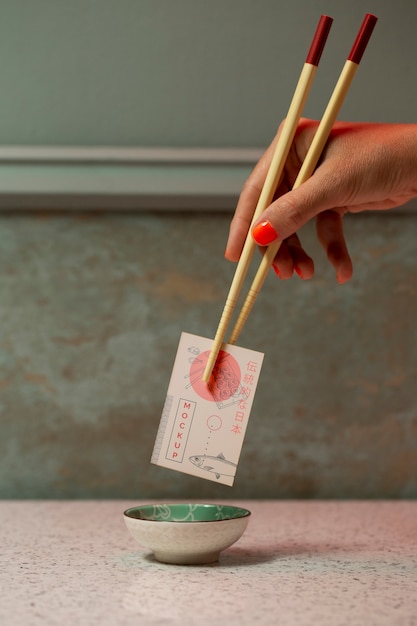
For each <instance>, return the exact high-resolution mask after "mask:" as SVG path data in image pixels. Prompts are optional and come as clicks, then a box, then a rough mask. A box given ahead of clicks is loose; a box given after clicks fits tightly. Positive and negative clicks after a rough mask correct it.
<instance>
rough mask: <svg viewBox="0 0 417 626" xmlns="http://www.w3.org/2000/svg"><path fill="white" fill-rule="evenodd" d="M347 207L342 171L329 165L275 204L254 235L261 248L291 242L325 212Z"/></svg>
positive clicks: (268, 210) (255, 228) (264, 213)
mask: <svg viewBox="0 0 417 626" xmlns="http://www.w3.org/2000/svg"><path fill="white" fill-rule="evenodd" d="M339 202H340V204H339ZM345 205H346V197H345V185H342V184H341V181H340V172H339V168H337V167H335V166H334V164H333V166H332V164H329V163H325V164H323V165H322V166H320V167H319V168H318V169H317V170H316V171H315V172H314V174H313V176H311V178H309V179H308V180H306V181H305V182H304V183H302V184H301V185H300V186H299V187H297V188H295V189H292V190H291V191H289V192H287V193H284V194H283V195H281V196H280V197H279V198H278V199H277V200H275V201H274V202H272V203H271V204H270V206H269V207H268V208H267V209H265V211H264V212H263V214H262V217H260V218H259V220H257V221H256V223H255V224H254V227H253V229H252V235H253V237H254V239H255V241H256V242H257V243H258V244H259V245H269V244H270V243H272V242H273V241H275V240H276V239H279V240H283V239H287V238H288V237H290V236H291V235H292V234H293V233H295V232H297V231H298V230H299V229H300V228H301V227H302V226H304V225H305V224H306V223H307V222H308V221H310V220H311V219H312V218H313V217H315V216H316V215H317V214H318V213H320V212H321V211H325V210H327V209H333V208H335V207H337V206H345Z"/></svg>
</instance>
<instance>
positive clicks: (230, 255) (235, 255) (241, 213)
mask: <svg viewBox="0 0 417 626" xmlns="http://www.w3.org/2000/svg"><path fill="white" fill-rule="evenodd" d="M260 193H261V189H260V188H259V187H258V186H257V185H256V184H252V183H250V182H249V180H248V182H247V183H246V184H245V186H244V187H243V189H242V193H241V194H240V198H239V202H238V205H237V207H236V211H235V214H234V216H233V219H232V221H231V222H230V227H229V237H228V240H227V243H226V250H225V254H224V255H225V257H226V259H228V260H229V261H238V260H239V257H240V254H241V252H242V248H243V245H244V243H245V239H246V236H247V234H248V230H249V226H250V224H251V221H252V215H253V207H256V205H257V203H258V199H259V196H260Z"/></svg>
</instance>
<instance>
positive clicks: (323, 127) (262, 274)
mask: <svg viewBox="0 0 417 626" xmlns="http://www.w3.org/2000/svg"><path fill="white" fill-rule="evenodd" d="M332 22H333V20H332V18H331V17H328V16H326V15H322V16H321V18H320V20H319V23H318V26H317V28H316V32H315V34H314V37H313V41H312V44H311V46H310V49H309V52H308V55H307V58H306V61H305V63H304V66H303V68H302V71H301V74H300V77H299V80H298V83H297V86H296V89H295V92H294V96H293V98H292V101H291V104H290V107H289V110H288V114H287V117H286V118H285V122H284V126H283V128H282V131H281V134H280V137H279V139H278V142H277V145H276V148H275V152H274V155H273V157H272V161H271V164H270V166H269V169H268V173H267V176H266V179H265V183H264V185H263V188H262V191H261V194H260V197H259V200H258V203H257V206H256V209H255V212H254V215H253V218H252V223H251V226H250V227H249V231H248V235H247V237H246V240H245V244H244V246H243V250H242V253H241V256H240V259H239V263H238V265H237V268H236V271H235V275H234V278H233V281H232V284H231V286H230V290H229V293H228V295H227V298H226V302H225V305H224V309H223V313H222V316H221V318H220V322H219V326H218V328H217V332H216V335H215V338H214V341H213V345H212V348H211V351H210V354H209V357H208V360H207V364H206V367H205V370H204V373H203V377H202V379H203V381H205V382H208V381H209V380H210V376H211V373H212V371H213V367H214V365H215V362H216V359H217V356H218V354H219V352H220V350H221V347H222V345H223V343H224V338H225V336H226V332H227V328H228V326H229V323H230V320H231V318H232V315H233V312H234V309H235V307H236V304H237V300H238V298H239V295H240V292H241V290H242V287H243V283H244V280H245V277H246V274H247V272H248V269H249V266H250V263H251V260H252V256H253V253H254V250H255V247H256V243H255V242H254V240H253V237H252V235H251V229H252V225H253V224H254V223H255V221H256V220H257V219H258V218H259V216H260V215H261V214H262V213H263V211H264V210H265V209H266V208H267V206H268V205H269V204H271V202H272V200H273V196H274V193H275V191H276V188H277V185H278V183H279V180H280V176H281V174H282V171H283V169H284V165H285V162H286V160H287V157H288V153H289V151H290V148H291V144H292V142H293V139H294V135H295V132H296V129H297V126H298V123H299V120H300V117H301V114H302V111H303V108H304V105H305V103H306V100H307V97H308V94H309V92H310V88H311V85H312V83H313V80H314V77H315V74H316V71H317V67H318V64H319V61H320V58H321V54H322V52H323V49H324V46H325V43H326V41H327V36H328V34H329V31H330V27H331V25H332ZM376 22H377V17H376V16H375V15H372V14H371V13H367V14H366V15H365V18H364V20H363V22H362V24H361V27H360V29H359V32H358V34H357V36H356V39H355V42H354V44H353V46H352V49H351V51H350V54H349V56H348V57H347V60H346V62H345V65H344V67H343V69H342V72H341V74H340V76H339V79H338V81H337V83H336V86H335V88H334V90H333V93H332V95H331V97H330V100H329V103H328V105H327V107H326V110H325V112H324V114H323V117H322V119H321V121H320V124H319V126H318V128H317V131H316V134H315V136H314V138H313V141H312V143H311V146H310V148H309V150H308V152H307V155H306V158H305V160H304V162H303V164H302V166H301V169H300V171H299V173H298V176H297V178H296V180H295V182H294V185H293V189H296V188H297V187H299V186H300V185H301V184H302V183H304V182H305V181H306V180H307V179H308V178H310V176H311V175H312V174H313V172H314V169H315V168H316V166H317V163H318V161H319V159H320V156H321V154H322V152H323V149H324V146H325V144H326V142H327V140H328V137H329V134H330V131H331V129H332V126H333V124H334V122H335V121H336V118H337V115H338V114H339V111H340V109H341V106H342V104H343V101H344V99H345V97H346V94H347V92H348V90H349V87H350V85H351V83H352V80H353V77H354V75H355V73H356V70H357V69H358V66H359V63H360V61H361V59H362V56H363V53H364V52H365V48H366V46H367V44H368V42H369V39H370V37H371V35H372V32H373V29H374V27H375V24H376ZM281 243H282V242H281V241H277V242H274V243H272V244H270V245H269V246H268V247H267V248H266V251H265V254H264V255H263V256H262V260H261V262H260V265H259V269H258V271H257V273H256V275H255V278H254V279H253V282H252V285H251V286H250V288H249V291H248V295H247V296H246V299H245V301H244V303H243V305H242V308H241V312H240V314H239V316H238V318H237V320H236V323H235V326H234V328H233V330H232V332H231V334H230V338H229V342H228V343H230V344H234V343H236V341H237V339H238V337H239V335H240V333H241V331H242V328H243V326H244V324H245V322H246V320H247V318H248V316H249V313H250V311H251V310H252V307H253V305H254V303H255V301H256V298H257V296H258V294H259V292H260V290H261V288H262V285H263V284H264V282H265V279H266V277H267V275H268V272H269V270H270V268H271V265H272V263H273V260H274V258H275V256H276V254H277V252H278V250H279V247H280V245H281Z"/></svg>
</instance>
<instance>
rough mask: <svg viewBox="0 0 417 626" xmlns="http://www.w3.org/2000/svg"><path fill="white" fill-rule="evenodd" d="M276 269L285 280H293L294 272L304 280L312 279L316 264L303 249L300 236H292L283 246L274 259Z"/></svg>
mask: <svg viewBox="0 0 417 626" xmlns="http://www.w3.org/2000/svg"><path fill="white" fill-rule="evenodd" d="M274 269H275V272H276V273H277V274H278V275H279V276H280V278H284V279H287V278H291V276H292V274H293V271H295V272H296V273H297V274H298V276H299V277H300V278H301V279H303V280H308V279H309V278H312V276H313V275H314V262H313V259H312V258H311V257H310V256H309V255H308V254H307V253H306V252H305V250H304V249H303V247H302V245H301V242H300V239H299V237H298V235H296V234H294V235H292V236H291V237H289V238H288V239H286V240H285V241H284V242H283V243H282V244H281V246H280V248H279V250H278V252H277V255H276V257H275V259H274Z"/></svg>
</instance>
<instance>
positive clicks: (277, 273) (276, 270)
mask: <svg viewBox="0 0 417 626" xmlns="http://www.w3.org/2000/svg"><path fill="white" fill-rule="evenodd" d="M272 269H273V270H274V272H275V274H276V275H277V276H278V278H281V273H280V271H279V267H278V265H275V263H272Z"/></svg>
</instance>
